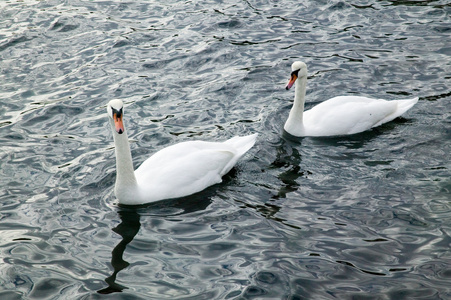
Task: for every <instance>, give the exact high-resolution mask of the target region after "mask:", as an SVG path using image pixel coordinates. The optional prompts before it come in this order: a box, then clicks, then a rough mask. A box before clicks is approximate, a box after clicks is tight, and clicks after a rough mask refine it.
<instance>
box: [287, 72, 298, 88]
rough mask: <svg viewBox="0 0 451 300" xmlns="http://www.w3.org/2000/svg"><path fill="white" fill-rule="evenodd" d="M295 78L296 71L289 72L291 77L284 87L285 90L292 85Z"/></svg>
mask: <svg viewBox="0 0 451 300" xmlns="http://www.w3.org/2000/svg"><path fill="white" fill-rule="evenodd" d="M296 79H298V75H297V74H296V73H294V72H293V73H291V77H290V81H288V84H287V86H286V87H285V89H286V90H289V89H291V87H292V86H293V84H294V82H295V81H296Z"/></svg>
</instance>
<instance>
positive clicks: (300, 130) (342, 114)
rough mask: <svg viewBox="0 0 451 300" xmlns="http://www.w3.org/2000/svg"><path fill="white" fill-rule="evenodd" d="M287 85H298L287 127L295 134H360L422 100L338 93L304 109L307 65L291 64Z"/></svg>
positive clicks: (393, 117)
mask: <svg viewBox="0 0 451 300" xmlns="http://www.w3.org/2000/svg"><path fill="white" fill-rule="evenodd" d="M291 70H292V72H291V78H290V80H289V82H288V84H287V86H286V89H287V90H288V89H290V88H291V87H292V86H293V85H295V97H294V103H293V107H292V108H291V111H290V115H289V116H288V120H287V121H286V123H285V126H284V129H285V131H286V132H288V133H289V134H291V135H293V136H297V137H302V136H337V135H348V134H354V133H359V132H362V131H365V130H368V129H370V128H373V127H376V126H379V125H382V124H384V123H387V122H389V121H392V120H393V119H395V118H397V117H399V116H400V115H402V114H403V113H405V112H406V111H407V110H409V109H410V108H411V107H412V106H414V105H415V103H417V102H418V97H415V98H412V99H404V100H392V101H387V100H383V99H373V98H367V97H361V96H338V97H334V98H332V99H329V100H327V101H324V102H322V103H320V104H318V105H316V106H314V107H313V108H312V109H310V110H307V111H304V103H305V89H306V85H307V65H306V64H305V63H303V62H301V61H296V62H294V63H293V65H292V66H291Z"/></svg>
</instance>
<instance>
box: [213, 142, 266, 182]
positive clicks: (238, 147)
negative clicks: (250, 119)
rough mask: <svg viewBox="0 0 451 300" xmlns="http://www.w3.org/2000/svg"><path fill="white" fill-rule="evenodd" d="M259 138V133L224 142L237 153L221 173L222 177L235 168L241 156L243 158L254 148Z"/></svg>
mask: <svg viewBox="0 0 451 300" xmlns="http://www.w3.org/2000/svg"><path fill="white" fill-rule="evenodd" d="M257 136H258V134H257V133H255V134H251V135H247V136H236V137H233V138H231V139H229V140H227V141H225V142H224V144H225V145H227V146H229V147H231V148H233V149H234V150H235V151H234V152H235V153H234V156H233V158H232V159H231V160H230V161H229V162H228V164H227V165H226V166H225V167H224V169H223V170H222V171H221V172H220V175H221V176H223V175H225V174H227V173H228V172H229V171H230V170H231V169H232V168H233V166H234V165H235V164H236V162H237V161H238V160H239V159H240V158H241V156H243V155H244V154H245V153H246V152H247V151H248V150H249V149H251V148H252V146H254V144H255V141H256V140H257Z"/></svg>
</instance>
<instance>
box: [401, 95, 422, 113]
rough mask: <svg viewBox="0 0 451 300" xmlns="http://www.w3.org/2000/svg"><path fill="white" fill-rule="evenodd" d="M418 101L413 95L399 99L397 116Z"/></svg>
mask: <svg viewBox="0 0 451 300" xmlns="http://www.w3.org/2000/svg"><path fill="white" fill-rule="evenodd" d="M417 102H418V97H415V98H413V99H405V100H399V101H398V109H397V112H398V116H400V115H402V114H403V113H405V112H406V111H408V110H409V109H411V108H412V107H413V106H414V105H415V104H417Z"/></svg>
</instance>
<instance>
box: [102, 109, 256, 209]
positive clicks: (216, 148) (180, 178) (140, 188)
mask: <svg viewBox="0 0 451 300" xmlns="http://www.w3.org/2000/svg"><path fill="white" fill-rule="evenodd" d="M123 110H124V109H123V103H122V101H121V100H111V101H110V102H109V103H108V106H107V112H108V116H109V119H110V123H111V126H112V129H113V137H114V144H115V152H116V169H117V172H116V174H117V175H116V185H115V188H114V192H115V194H116V197H117V199H118V201H119V203H121V204H126V205H139V204H145V203H150V202H155V201H159V200H164V199H172V198H178V197H184V196H188V195H191V194H194V193H197V192H200V191H202V190H203V189H205V188H207V187H209V186H211V185H213V184H216V183H220V182H221V181H222V178H221V177H222V176H223V175H225V174H227V173H228V172H229V171H230V170H231V169H232V167H233V166H234V165H235V164H236V162H237V161H238V159H240V157H242V156H243V155H244V154H245V153H246V152H247V151H248V150H249V149H250V148H252V146H253V145H254V143H255V140H256V138H257V134H252V135H248V136H244V137H233V138H231V139H229V140H227V141H225V142H207V141H188V142H182V143H179V144H175V145H172V146H169V147H167V148H164V149H162V150H160V151H158V152H156V153H155V154H153V155H152V156H151V157H149V158H148V159H147V160H145V161H144V162H143V163H142V164H141V165H140V166H139V167H138V168H137V169H136V170H133V164H132V156H131V152H130V145H129V142H128V138H127V133H126V131H125V127H124V124H123V120H122V117H123Z"/></svg>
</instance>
